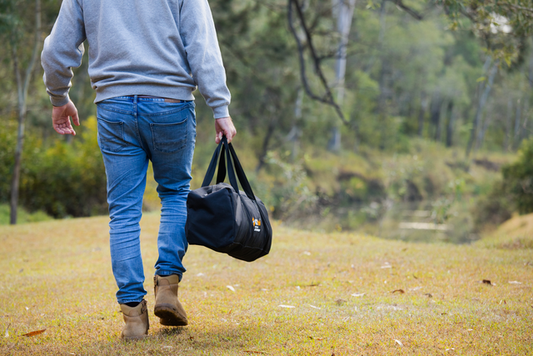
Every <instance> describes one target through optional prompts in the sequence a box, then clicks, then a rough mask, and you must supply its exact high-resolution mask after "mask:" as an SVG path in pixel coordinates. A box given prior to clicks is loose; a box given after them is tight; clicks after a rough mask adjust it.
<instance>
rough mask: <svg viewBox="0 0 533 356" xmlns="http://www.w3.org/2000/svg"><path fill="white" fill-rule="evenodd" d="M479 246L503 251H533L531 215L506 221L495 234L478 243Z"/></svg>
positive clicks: (532, 220)
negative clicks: (526, 249) (502, 249)
mask: <svg viewBox="0 0 533 356" xmlns="http://www.w3.org/2000/svg"><path fill="white" fill-rule="evenodd" d="M479 245H480V246H485V247H496V248H504V249H523V248H529V249H533V214H527V215H522V216H515V217H513V218H512V219H509V220H507V221H506V222H504V223H503V224H502V225H500V226H499V227H498V229H497V230H496V231H495V232H493V233H491V234H489V235H488V236H487V237H486V238H484V239H483V240H481V241H479ZM532 251H533V250H532Z"/></svg>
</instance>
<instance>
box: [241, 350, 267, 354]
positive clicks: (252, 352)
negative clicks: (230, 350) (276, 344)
mask: <svg viewBox="0 0 533 356" xmlns="http://www.w3.org/2000/svg"><path fill="white" fill-rule="evenodd" d="M244 352H248V353H249V354H265V353H266V352H263V351H253V350H244Z"/></svg>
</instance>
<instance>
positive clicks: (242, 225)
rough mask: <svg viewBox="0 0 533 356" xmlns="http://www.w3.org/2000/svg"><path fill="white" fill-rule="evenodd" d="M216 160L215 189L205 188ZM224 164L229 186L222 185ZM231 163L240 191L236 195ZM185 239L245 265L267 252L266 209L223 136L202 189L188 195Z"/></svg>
mask: <svg viewBox="0 0 533 356" xmlns="http://www.w3.org/2000/svg"><path fill="white" fill-rule="evenodd" d="M219 157H220V159H219ZM217 160H219V162H218V173H217V181H216V185H209V184H210V183H211V180H212V179H213V175H214V173H215V168H216V166H217ZM226 160H227V167H228V169H227V172H228V176H229V181H230V183H231V184H227V183H223V182H224V179H225V177H226ZM232 161H233V163H234V165H235V170H236V171H237V177H238V178H239V182H240V183H241V186H242V189H243V191H239V188H238V185H237V180H236V179H235V171H234V169H233V164H232ZM185 235H186V236H187V241H188V242H189V244H191V245H201V246H205V247H208V248H210V249H212V250H214V251H217V252H222V253H227V254H228V255H230V256H232V257H234V258H237V259H239V260H243V261H248V262H251V261H254V260H256V259H258V258H259V257H262V256H265V255H266V254H268V252H269V251H270V246H271V244H272V227H271V226H270V221H269V219H268V212H267V209H266V208H265V205H264V204H263V202H262V201H261V200H260V199H259V198H257V197H256V196H255V195H254V193H253V192H252V188H251V187H250V183H248V179H246V175H245V174H244V170H243V169H242V166H241V164H240V162H239V159H238V158H237V154H236V153H235V150H234V149H233V146H232V145H231V143H230V144H228V141H227V139H226V137H225V136H224V137H223V138H222V141H221V142H220V144H219V145H218V147H217V148H216V150H215V153H214V154H213V158H212V159H211V163H210V164H209V168H208V169H207V172H206V174H205V178H204V181H203V183H202V187H201V188H198V189H195V190H193V191H191V192H190V193H189V196H188V198H187V223H186V225H185Z"/></svg>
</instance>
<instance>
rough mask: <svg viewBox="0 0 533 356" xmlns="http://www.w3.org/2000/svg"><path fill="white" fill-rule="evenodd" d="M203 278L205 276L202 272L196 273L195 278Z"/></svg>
mask: <svg viewBox="0 0 533 356" xmlns="http://www.w3.org/2000/svg"><path fill="white" fill-rule="evenodd" d="M203 276H205V274H203V273H202V272H200V273H198V274H197V275H196V277H203Z"/></svg>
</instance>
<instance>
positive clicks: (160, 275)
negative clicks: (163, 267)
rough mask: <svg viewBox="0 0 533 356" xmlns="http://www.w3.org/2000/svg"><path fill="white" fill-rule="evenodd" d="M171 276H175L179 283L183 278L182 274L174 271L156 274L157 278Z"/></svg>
mask: <svg viewBox="0 0 533 356" xmlns="http://www.w3.org/2000/svg"><path fill="white" fill-rule="evenodd" d="M173 274H175V275H177V276H178V277H179V279H180V282H181V278H182V277H183V273H181V272H176V271H157V272H156V275H157V276H159V277H168V276H172V275H173Z"/></svg>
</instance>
